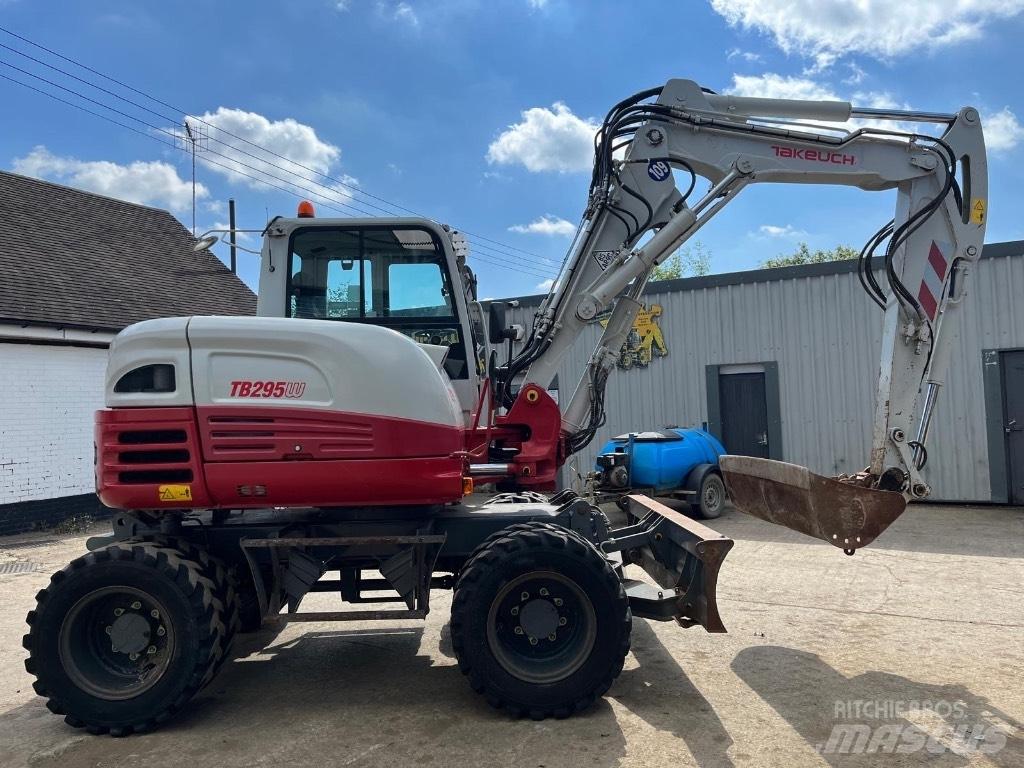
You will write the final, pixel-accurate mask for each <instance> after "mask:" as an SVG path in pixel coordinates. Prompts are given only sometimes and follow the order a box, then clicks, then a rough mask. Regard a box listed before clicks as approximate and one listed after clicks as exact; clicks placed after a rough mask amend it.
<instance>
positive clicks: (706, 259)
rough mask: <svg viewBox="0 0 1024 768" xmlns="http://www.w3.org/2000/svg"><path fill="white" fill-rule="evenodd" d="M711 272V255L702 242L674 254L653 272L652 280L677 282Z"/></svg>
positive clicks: (684, 247)
mask: <svg viewBox="0 0 1024 768" xmlns="http://www.w3.org/2000/svg"><path fill="white" fill-rule="evenodd" d="M710 271H711V253H710V252H709V251H708V249H707V248H706V247H705V246H704V243H701V242H700V241H697V242H695V243H694V244H693V245H692V246H689V245H686V246H683V247H682V248H680V249H679V250H678V251H676V252H675V253H673V254H672V255H671V256H669V257H668V258H667V259H665V260H664V261H663V262H661V264H659V265H658V266H656V267H655V268H654V271H653V272H651V280H676V279H678V278H680V277H698V276H700V275H706V274H708V273H709V272H710Z"/></svg>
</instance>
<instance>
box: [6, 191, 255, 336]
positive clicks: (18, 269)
mask: <svg viewBox="0 0 1024 768" xmlns="http://www.w3.org/2000/svg"><path fill="white" fill-rule="evenodd" d="M193 243H194V240H193V239H192V235H191V234H190V233H189V231H188V230H187V229H185V227H184V226H182V224H181V223H180V222H179V221H178V220H177V219H176V218H174V216H172V215H171V214H170V213H168V212H167V211H163V210H160V209H158V208H149V207H147V206H143V205H136V204H134V203H126V202H123V201H121V200H113V199H111V198H108V197H102V196H101V195H96V194H93V193H91V192H84V191H82V190H79V189H71V188H69V187H64V186H60V185H57V184H50V183H49V182H45V181H39V180H38V179H31V178H27V177H25V176H18V175H16V174H13V173H6V172H4V171H0V322H15V323H16V322H24V323H30V324H45V325H57V326H69V327H81V328H92V329H104V330H119V329H121V328H124V327H125V326H127V325H131V324H132V323H135V322H138V321H140V320H148V319H150V318H154V317H171V316H176V315H252V314H255V313H256V296H255V295H254V294H253V292H252V291H251V290H249V288H248V287H246V285H245V284H244V283H243V282H242V281H241V280H239V279H238V278H237V277H236V276H235V275H233V274H232V273H231V271H230V270H229V269H228V268H227V267H225V266H224V265H223V264H222V263H221V262H220V260H219V259H218V258H217V257H216V256H214V255H213V254H212V253H210V252H209V251H201V252H199V253H196V252H195V251H193V250H192V244H193Z"/></svg>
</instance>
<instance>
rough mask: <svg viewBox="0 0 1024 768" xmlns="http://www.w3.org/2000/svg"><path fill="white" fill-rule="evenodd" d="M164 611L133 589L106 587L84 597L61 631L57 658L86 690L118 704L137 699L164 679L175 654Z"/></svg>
mask: <svg viewBox="0 0 1024 768" xmlns="http://www.w3.org/2000/svg"><path fill="white" fill-rule="evenodd" d="M165 615H166V614H165V611H164V610H163V607H162V606H161V605H160V603H159V602H158V601H157V600H156V599H155V598H154V597H152V596H151V595H148V594H146V593H145V592H142V591H141V590H138V589H136V588H134V587H127V586H125V587H105V588H103V589H98V590H96V591H94V592H91V593H89V594H88V595H85V596H84V597H83V598H81V599H80V600H79V601H78V602H77V603H76V604H75V605H74V606H73V607H72V608H71V610H70V611H69V612H68V614H67V616H66V617H65V619H64V622H63V624H62V625H61V628H60V642H59V653H60V658H61V663H62V665H63V666H64V669H65V671H66V672H67V674H68V676H69V677H70V678H71V679H72V680H73V681H74V682H75V684H76V685H77V686H78V687H79V688H81V689H82V690H84V691H86V692H88V693H90V694H91V695H93V696H96V697H98V698H101V699H107V700H111V701H117V700H122V699H127V698H131V697H133V696H137V695H139V694H140V693H142V692H143V691H145V690H147V689H149V688H151V687H152V686H153V685H155V684H156V682H157V681H158V680H160V679H161V678H162V677H163V674H164V672H165V671H166V669H167V667H168V664H169V662H170V659H171V657H172V655H173V652H174V644H175V638H174V633H173V631H172V630H171V628H170V627H169V625H168V624H167V623H166V621H165V620H164V618H163V617H164V616H165Z"/></svg>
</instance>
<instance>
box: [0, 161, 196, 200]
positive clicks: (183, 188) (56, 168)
mask: <svg viewBox="0 0 1024 768" xmlns="http://www.w3.org/2000/svg"><path fill="white" fill-rule="evenodd" d="M12 170H13V171H14V172H15V173H20V174H22V175H24V176H34V177H36V178H39V179H48V180H50V181H58V182H61V183H63V184H67V185H68V186H71V187H78V188H80V189H86V190H89V191H90V192H95V193H97V194H100V195H106V196H107V197H114V198H117V199H119V200H126V201H128V202H130V203H140V204H142V205H152V206H157V207H160V208H167V209H169V210H171V211H174V212H176V213H182V212H184V211H187V210H189V209H191V207H192V182H191V180H190V179H183V178H181V177H180V176H179V175H178V170H177V168H175V167H174V166H173V165H170V164H169V163H164V162H160V161H152V162H145V161H141V160H137V161H135V162H133V163H128V164H127V165H121V164H119V163H113V162H110V161H108V160H78V159H77V158H74V157H62V156H60V155H55V154H53V153H52V152H50V151H49V150H48V149H47V148H46V147H44V146H42V145H39V146H37V147H35V148H34V149H33V150H32V151H31V152H30V153H29V154H27V155H26V156H25V157H19V158H15V160H14V163H13V167H12ZM209 194H210V192H209V190H208V189H207V188H206V187H205V186H203V185H202V184H196V199H197V200H202V199H203V198H205V197H208V196H209Z"/></svg>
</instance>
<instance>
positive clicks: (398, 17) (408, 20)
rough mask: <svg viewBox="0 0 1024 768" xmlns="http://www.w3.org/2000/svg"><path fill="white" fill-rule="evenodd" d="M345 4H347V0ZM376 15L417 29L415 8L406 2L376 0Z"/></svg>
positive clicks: (417, 20)
mask: <svg viewBox="0 0 1024 768" xmlns="http://www.w3.org/2000/svg"><path fill="white" fill-rule="evenodd" d="M345 4H346V6H347V5H348V2H347V0H346V3H345ZM377 15H378V16H379V17H380V18H382V19H385V20H387V21H397V22H399V23H401V24H405V25H406V26H407V27H411V28H413V29H419V26H420V17H419V16H418V15H417V13H416V9H415V8H413V7H412V6H411V5H409V3H406V2H398V3H396V2H391V1H390V0H377Z"/></svg>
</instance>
